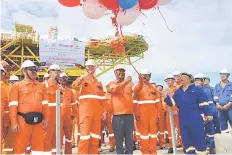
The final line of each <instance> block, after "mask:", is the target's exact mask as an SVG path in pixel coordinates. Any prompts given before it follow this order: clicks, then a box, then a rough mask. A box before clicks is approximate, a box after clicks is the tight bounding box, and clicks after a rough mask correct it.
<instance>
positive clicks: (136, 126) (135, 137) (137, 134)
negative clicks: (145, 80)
mask: <svg viewBox="0 0 232 155" xmlns="http://www.w3.org/2000/svg"><path fill="white" fill-rule="evenodd" d="M133 103H134V104H133V111H134V116H135V115H136V113H135V112H136V108H137V106H138V97H137V96H136V95H135V94H133ZM134 122H135V123H134V133H133V142H139V141H140V132H139V121H137V120H136V118H135V117H134Z"/></svg>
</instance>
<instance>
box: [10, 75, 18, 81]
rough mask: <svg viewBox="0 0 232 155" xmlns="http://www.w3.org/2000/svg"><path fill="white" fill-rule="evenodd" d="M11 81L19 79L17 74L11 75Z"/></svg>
mask: <svg viewBox="0 0 232 155" xmlns="http://www.w3.org/2000/svg"><path fill="white" fill-rule="evenodd" d="M9 81H19V78H18V77H17V76H16V75H13V76H11V77H10V79H9Z"/></svg>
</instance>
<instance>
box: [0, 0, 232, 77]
mask: <svg viewBox="0 0 232 155" xmlns="http://www.w3.org/2000/svg"><path fill="white" fill-rule="evenodd" d="M2 6H6V7H4V9H3V10H4V12H2V13H1V16H2V23H1V30H7V29H9V30H11V29H12V27H10V26H12V23H14V22H15V21H17V22H21V23H25V24H31V25H32V26H34V27H35V29H36V31H37V32H39V33H41V34H42V35H45V34H47V32H48V28H49V27H50V26H53V25H58V26H59V33H60V36H62V37H71V36H76V37H78V38H83V39H85V40H86V39H88V38H90V37H93V38H94V37H99V36H107V35H109V34H111V35H113V34H114V27H113V26H112V24H111V20H110V18H109V16H105V17H103V18H101V19H99V20H91V19H88V18H87V17H85V16H84V14H83V11H82V8H80V7H74V8H66V7H63V6H61V5H60V4H59V3H58V1H54V0H40V1H39V0H33V1H31V0H20V1H18V0H8V1H4V0H3V3H2ZM25 6H26V7H25ZM31 6H33V7H34V10H37V7H40V6H44V8H43V9H42V10H41V11H43V14H42V17H41V14H38V13H35V12H34V13H33V10H32V9H27V7H31ZM2 8H3V7H2ZM28 10H30V11H28ZM51 10H52V11H51ZM160 10H161V12H162V14H163V15H164V16H165V18H166V20H167V23H168V26H169V27H170V28H171V29H172V30H173V31H174V32H170V31H169V30H168V29H167V28H166V26H165V23H164V21H163V19H162V17H161V16H160V14H159V12H158V10H154V11H151V10H150V11H147V12H145V14H146V16H143V15H141V16H140V17H139V18H138V20H137V21H136V22H135V23H133V24H132V25H130V26H127V27H124V29H123V31H124V32H135V33H140V34H143V35H144V37H145V39H146V40H147V42H148V43H149V50H148V51H147V52H146V53H145V58H144V59H143V60H140V61H139V62H138V63H135V66H136V67H137V68H139V69H143V68H150V69H151V70H152V72H153V73H154V74H161V73H168V72H172V71H173V70H176V69H178V70H181V71H190V72H206V71H208V72H218V71H219V70H220V69H221V68H224V67H227V68H228V69H229V70H230V71H232V68H231V66H232V61H231V56H232V54H231V52H232V42H231V40H232V1H231V0H220V1H218V0H204V1H202V0H173V1H172V2H171V3H170V4H168V5H166V6H163V7H160ZM44 14H47V15H48V17H45V16H44ZM9 19H10V20H11V21H9ZM10 22H12V23H10ZM129 74H134V70H133V69H132V68H131V67H130V69H129ZM109 76H110V77H113V73H112V71H110V72H109V73H108V74H105V75H103V76H102V77H101V79H109Z"/></svg>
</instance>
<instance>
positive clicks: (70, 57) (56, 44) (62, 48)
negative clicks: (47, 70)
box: [39, 39, 85, 68]
mask: <svg viewBox="0 0 232 155" xmlns="http://www.w3.org/2000/svg"><path fill="white" fill-rule="evenodd" d="M39 57H40V64H41V65H42V66H50V65H52V64H58V65H60V67H62V68H64V67H68V68H72V67H73V66H74V64H84V60H85V43H84V42H79V41H69V40H55V39H40V41H39Z"/></svg>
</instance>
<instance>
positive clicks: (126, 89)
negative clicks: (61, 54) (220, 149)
mask: <svg viewBox="0 0 232 155" xmlns="http://www.w3.org/2000/svg"><path fill="white" fill-rule="evenodd" d="M0 67H1V142H2V143H1V146H0V147H1V148H0V149H1V150H0V151H1V152H2V151H4V150H6V149H7V148H13V153H15V154H25V153H26V154H27V153H31V154H38V155H39V154H45V155H46V154H55V153H56V148H57V147H56V106H57V103H56V91H57V90H60V91H61V99H60V100H61V105H60V106H61V112H60V119H59V121H60V133H61V136H60V137H61V139H60V142H61V144H63V138H64V139H65V144H64V145H65V148H64V152H63V153H65V154H72V153H73V152H72V135H73V132H75V131H74V130H73V126H74V122H76V127H77V130H78V134H77V140H78V150H77V153H78V154H98V153H99V149H100V144H102V143H103V142H104V135H105V134H104V133H105V128H107V130H108V136H109V144H110V150H109V151H110V152H114V151H115V150H116V153H117V154H133V151H134V149H136V148H137V149H138V148H139V149H140V151H141V152H142V153H143V154H157V145H159V146H160V147H159V148H160V149H164V148H165V147H166V146H167V145H168V148H169V149H168V153H173V147H175V146H173V145H172V144H173V143H172V138H173V135H172V134H171V128H172V125H173V128H175V129H176V133H175V135H174V136H175V137H176V138H177V142H178V144H177V147H183V149H184V152H185V153H187V154H192V153H197V154H206V151H207V148H209V152H210V153H212V154H213V153H215V144H214V134H215V133H227V132H229V129H228V124H230V125H232V83H231V82H229V80H228V78H229V75H230V73H229V72H228V70H227V69H223V70H222V71H221V72H220V76H221V82H220V83H218V84H217V85H216V86H215V88H212V87H210V85H209V82H210V79H209V77H206V76H204V75H203V74H198V75H196V76H195V77H193V76H192V75H191V74H189V73H186V72H184V73H180V72H174V73H173V74H168V75H167V76H166V78H165V80H164V81H165V82H166V84H167V88H164V87H163V86H162V85H160V84H156V83H154V82H153V81H152V80H151V71H150V70H149V69H144V70H142V71H141V73H139V74H138V83H137V84H133V83H132V77H131V76H128V77H125V75H126V69H125V68H124V67H123V66H120V65H118V66H116V67H115V69H114V74H115V80H113V81H111V82H109V84H108V85H107V86H106V87H105V88H104V86H103V84H102V83H101V82H100V81H99V80H98V79H97V78H96V77H95V76H94V73H95V70H96V68H97V65H96V64H95V62H94V61H93V60H91V59H89V60H87V61H86V63H85V67H86V70H87V73H86V74H84V75H83V76H81V77H78V78H77V79H76V80H75V81H73V83H72V88H69V87H68V75H67V74H65V73H63V72H61V69H60V67H59V66H58V65H56V64H54V65H51V66H50V67H49V68H48V73H47V74H46V75H45V76H44V81H43V82H42V83H40V82H38V80H37V71H38V66H36V65H35V64H34V63H33V62H32V61H30V60H26V61H24V62H23V63H22V66H21V71H22V73H23V75H24V79H23V80H21V81H19V79H18V78H17V76H12V77H11V78H10V70H11V66H10V65H9V64H8V63H7V62H5V61H1V64H0ZM8 81H9V82H10V83H8ZM169 115H172V116H173V118H174V119H173V120H174V122H170V119H169ZM105 126H106V127H105ZM12 137H14V139H13V140H12ZM167 139H168V140H167ZM167 141H168V144H166V142H167ZM12 143H13V144H12ZM123 144H125V147H124V145H123ZM10 145H11V146H10ZM135 146H137V147H135ZM60 147H61V146H60Z"/></svg>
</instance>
